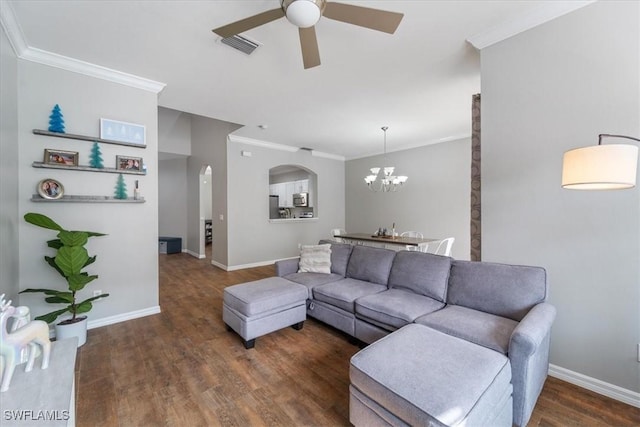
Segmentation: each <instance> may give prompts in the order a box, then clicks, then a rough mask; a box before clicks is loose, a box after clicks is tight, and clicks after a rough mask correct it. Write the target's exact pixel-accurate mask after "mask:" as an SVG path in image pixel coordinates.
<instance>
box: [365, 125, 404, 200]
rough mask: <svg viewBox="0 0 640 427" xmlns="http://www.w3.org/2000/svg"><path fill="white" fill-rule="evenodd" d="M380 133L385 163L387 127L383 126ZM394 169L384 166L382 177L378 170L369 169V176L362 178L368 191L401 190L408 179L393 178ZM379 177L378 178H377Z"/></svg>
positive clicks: (402, 176)
mask: <svg viewBox="0 0 640 427" xmlns="http://www.w3.org/2000/svg"><path fill="white" fill-rule="evenodd" d="M381 129H382V131H383V132H384V154H383V158H382V160H383V162H385V163H386V161H387V129H389V127H388V126H383V127H382V128H381ZM394 170H395V168H394V167H393V166H385V167H383V168H382V175H380V168H371V169H370V171H371V175H367V176H366V177H365V178H364V182H365V183H366V184H367V186H368V187H369V189H371V190H372V191H375V192H376V193H377V192H383V193H386V192H388V191H396V190H398V189H400V188H402V184H404V183H405V182H407V179H409V177H407V176H404V175H400V176H395V175H394V174H393V171H394ZM378 175H380V176H378Z"/></svg>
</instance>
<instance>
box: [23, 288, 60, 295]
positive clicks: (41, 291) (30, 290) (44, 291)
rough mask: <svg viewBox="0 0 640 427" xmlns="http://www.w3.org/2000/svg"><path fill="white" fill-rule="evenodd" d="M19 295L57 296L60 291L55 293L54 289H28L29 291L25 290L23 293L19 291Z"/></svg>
mask: <svg viewBox="0 0 640 427" xmlns="http://www.w3.org/2000/svg"><path fill="white" fill-rule="evenodd" d="M20 293H21V294H25V293H43V294H45V295H58V294H60V293H63V292H60V291H56V290H55V289H42V288H40V289H33V288H29V289H25V290H23V291H20Z"/></svg>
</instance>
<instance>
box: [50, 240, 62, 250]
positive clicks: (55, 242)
mask: <svg viewBox="0 0 640 427" xmlns="http://www.w3.org/2000/svg"><path fill="white" fill-rule="evenodd" d="M47 246H48V247H50V248H53V249H60V248H61V247H62V242H61V241H60V239H53V240H48V241H47Z"/></svg>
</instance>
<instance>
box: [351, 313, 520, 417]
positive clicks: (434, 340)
mask: <svg viewBox="0 0 640 427" xmlns="http://www.w3.org/2000/svg"><path fill="white" fill-rule="evenodd" d="M349 378H350V380H351V386H352V387H353V388H355V389H357V390H358V391H359V392H360V393H361V394H363V395H365V396H367V397H368V398H369V399H371V400H372V401H374V402H376V403H377V406H378V407H382V408H384V409H385V410H386V411H388V412H390V413H391V414H394V415H395V416H396V417H398V418H400V419H401V420H402V422H403V423H402V424H401V425H413V426H480V425H487V426H493V425H495V423H493V422H490V421H489V422H487V420H491V419H492V414H497V413H500V410H501V409H502V408H503V407H506V409H507V410H508V411H509V414H508V415H510V409H511V400H510V399H509V397H510V395H511V391H512V387H511V364H510V362H509V359H508V358H507V357H505V356H504V355H502V354H500V353H498V352H495V351H491V350H487V349H486V348H483V347H480V346H477V345H475V344H473V343H470V342H468V341H465V340H461V339H458V338H455V337H452V336H450V335H446V334H443V333H441V332H439V331H436V330H433V329H431V328H427V327H425V326H422V325H416V324H411V325H407V326H405V327H403V328H402V329H399V330H397V331H395V332H393V333H391V334H389V335H387V336H386V337H384V338H382V339H380V340H378V341H376V342H374V343H373V344H371V345H369V346H368V347H366V348H365V349H363V350H361V351H359V352H358V353H356V354H355V355H354V356H353V357H352V358H351V363H350V367H349ZM352 421H354V420H353V419H352ZM377 424H378V425H383V424H384V425H392V424H394V425H395V423H393V422H391V423H388V424H387V423H383V422H379V423H377ZM398 424H399V423H398ZM507 425H511V416H509V419H508V420H507Z"/></svg>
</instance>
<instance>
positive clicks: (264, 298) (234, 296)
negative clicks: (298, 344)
mask: <svg viewBox="0 0 640 427" xmlns="http://www.w3.org/2000/svg"><path fill="white" fill-rule="evenodd" d="M308 294H309V291H308V290H307V287H306V286H304V285H299V284H297V283H293V282H290V281H288V280H286V279H283V278H281V277H270V278H268V279H262V280H256V281H255V282H247V283H242V284H240V285H233V286H229V287H227V288H225V289H224V301H223V305H222V320H224V323H226V325H227V328H228V329H233V330H234V331H236V332H237V333H238V334H239V335H240V336H241V337H242V338H243V339H244V346H245V348H253V346H254V345H255V341H256V340H255V339H256V338H257V337H260V336H262V335H266V334H268V333H270V332H273V331H277V330H278V329H282V328H286V327H287V326H293V327H294V328H295V329H297V330H300V329H302V326H303V325H304V321H305V319H306V318H307V308H306V300H307V296H308Z"/></svg>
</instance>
